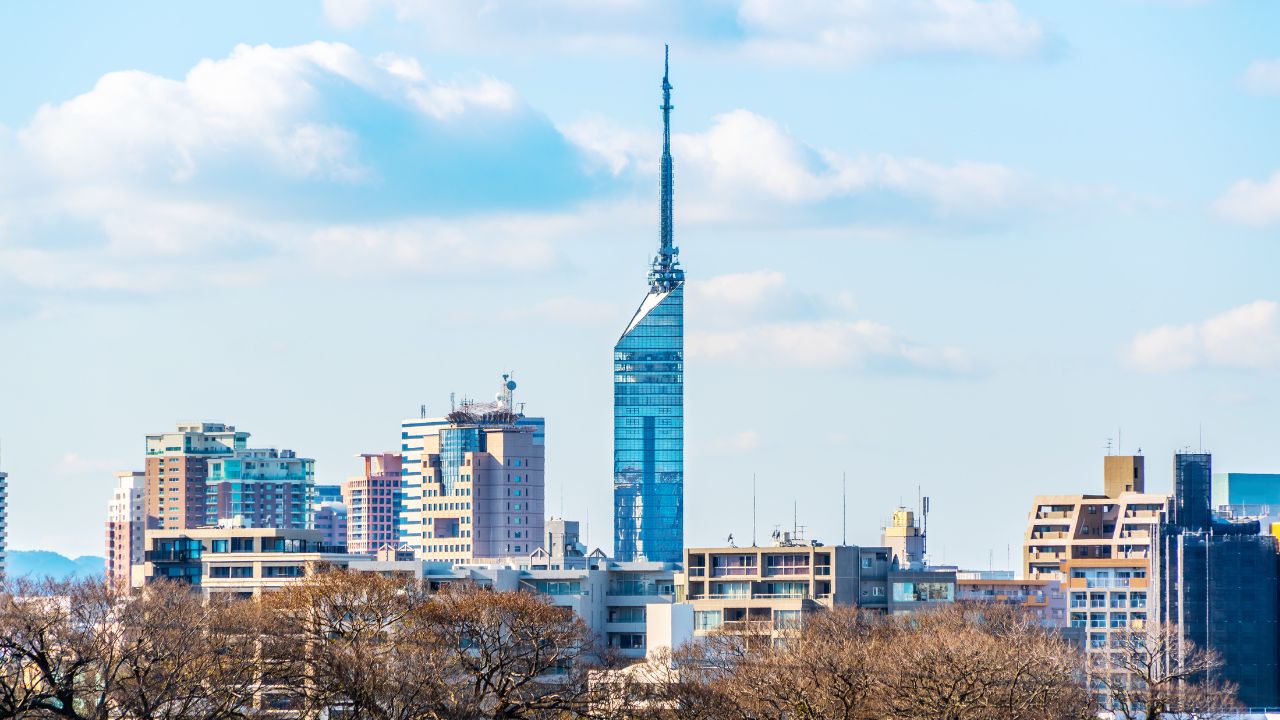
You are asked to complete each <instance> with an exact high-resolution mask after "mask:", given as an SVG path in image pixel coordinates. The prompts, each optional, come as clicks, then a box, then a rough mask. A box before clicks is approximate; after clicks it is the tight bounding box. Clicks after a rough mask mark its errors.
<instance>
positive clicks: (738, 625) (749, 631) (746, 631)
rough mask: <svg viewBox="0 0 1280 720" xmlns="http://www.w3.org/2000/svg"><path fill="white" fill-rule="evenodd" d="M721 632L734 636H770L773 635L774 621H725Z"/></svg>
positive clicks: (721, 626)
mask: <svg viewBox="0 0 1280 720" xmlns="http://www.w3.org/2000/svg"><path fill="white" fill-rule="evenodd" d="M720 629H721V631H723V632H725V633H730V634H733V635H769V634H772V633H773V621H772V620H725V621H724V622H723V623H722V624H721V625H720Z"/></svg>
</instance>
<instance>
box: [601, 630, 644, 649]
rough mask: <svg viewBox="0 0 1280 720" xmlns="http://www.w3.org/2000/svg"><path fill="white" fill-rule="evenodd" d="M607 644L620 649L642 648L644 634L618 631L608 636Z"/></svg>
mask: <svg viewBox="0 0 1280 720" xmlns="http://www.w3.org/2000/svg"><path fill="white" fill-rule="evenodd" d="M609 641H610V642H609V644H610V645H612V646H613V647H616V648H618V649H620V650H643V649H644V635H642V634H640V633H618V634H615V635H612V636H611V637H610V638H609Z"/></svg>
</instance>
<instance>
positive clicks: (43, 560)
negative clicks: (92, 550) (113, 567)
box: [5, 550, 107, 580]
mask: <svg viewBox="0 0 1280 720" xmlns="http://www.w3.org/2000/svg"><path fill="white" fill-rule="evenodd" d="M7 556H8V558H7V562H6V563H5V565H6V568H5V573H6V574H7V575H8V576H9V577H11V578H16V577H22V576H24V575H28V576H30V577H32V578H33V579H41V578H47V577H49V578H55V579H58V580H65V579H69V578H73V577H74V578H87V577H102V576H103V574H105V572H106V566H107V561H106V558H100V557H97V556H96V555H82V556H81V557H78V558H76V559H74V560H72V559H71V558H69V557H67V556H66V555H60V554H58V553H56V552H53V551H51V550H10V551H8V553H7Z"/></svg>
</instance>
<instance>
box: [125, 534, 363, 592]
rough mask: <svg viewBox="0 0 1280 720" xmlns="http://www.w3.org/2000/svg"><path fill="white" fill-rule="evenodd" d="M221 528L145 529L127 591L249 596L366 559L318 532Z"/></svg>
mask: <svg viewBox="0 0 1280 720" xmlns="http://www.w3.org/2000/svg"><path fill="white" fill-rule="evenodd" d="M225 525H226V526H224V527H209V528H194V529H183V530H148V531H147V532H146V535H145V540H144V542H145V552H144V554H143V562H142V564H140V565H135V566H134V569H133V576H132V585H133V587H135V588H136V587H142V586H144V585H147V584H149V583H153V582H157V581H160V580H166V581H170V582H184V583H188V584H191V585H192V586H195V587H196V588H198V589H199V590H200V592H202V593H203V594H204V595H206V596H212V595H216V594H230V595H235V596H240V597H249V596H252V595H256V594H260V593H262V592H266V591H270V590H275V589H278V588H280V587H283V586H284V585H285V584H286V583H289V582H293V581H296V580H298V579H299V578H303V577H306V576H307V575H310V574H312V573H315V572H319V571H322V570H324V569H327V568H345V567H347V566H348V565H350V564H351V563H352V562H353V561H360V560H367V559H368V558H367V557H366V556H363V555H351V554H348V553H347V552H346V548H345V547H334V546H331V545H327V544H325V542H324V537H323V535H322V533H320V532H319V531H318V530H301V529H293V528H246V527H235V526H234V524H233V523H226V524H225Z"/></svg>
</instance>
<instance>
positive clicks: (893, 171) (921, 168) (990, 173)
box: [565, 110, 1025, 222]
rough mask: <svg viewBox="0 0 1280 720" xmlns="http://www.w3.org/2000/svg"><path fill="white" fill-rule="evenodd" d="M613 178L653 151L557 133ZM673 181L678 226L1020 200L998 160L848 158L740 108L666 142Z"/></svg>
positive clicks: (956, 210) (942, 211)
mask: <svg viewBox="0 0 1280 720" xmlns="http://www.w3.org/2000/svg"><path fill="white" fill-rule="evenodd" d="M565 132H566V134H567V135H569V136H570V137H571V138H573V140H574V142H575V143H577V144H578V145H579V146H581V147H583V148H584V149H585V150H587V151H589V152H593V153H595V154H596V156H597V157H598V158H599V159H600V162H601V163H602V164H604V165H606V166H607V167H609V168H610V169H611V171H612V172H614V173H615V174H618V173H622V172H625V171H628V170H630V171H637V172H644V173H647V174H649V173H654V172H656V168H657V145H656V143H654V142H652V141H649V142H645V141H643V140H641V139H639V138H638V137H637V136H636V135H635V134H631V133H627V132H625V131H622V130H619V129H617V128H613V127H609V126H608V125H607V124H605V123H602V122H599V121H593V122H590V123H583V124H578V125H574V126H571V128H569V129H566V130H565ZM672 146H673V148H672V152H673V154H674V155H675V156H676V158H677V161H676V165H677V168H676V169H677V173H678V175H679V177H680V205H679V212H680V217H681V219H682V220H690V221H693V222H719V221H725V220H741V219H752V220H759V219H773V220H777V219H778V217H777V214H776V213H777V211H778V210H779V209H785V208H802V209H804V210H805V212H806V217H810V218H812V217H813V215H812V211H813V209H814V207H815V206H817V205H820V204H823V203H831V202H833V201H849V200H854V199H867V198H868V197H870V196H874V195H890V196H894V197H898V198H902V199H905V200H908V201H912V202H918V203H923V204H925V205H926V206H928V207H930V208H932V209H933V211H934V212H935V214H938V215H945V216H961V217H981V216H984V215H990V214H992V213H997V212H1002V211H1005V210H1007V209H1008V208H1009V207H1010V206H1012V205H1014V204H1016V203H1018V202H1019V201H1020V200H1022V199H1023V193H1024V190H1023V187H1024V185H1025V181H1024V179H1023V178H1021V177H1020V176H1019V175H1018V173H1016V172H1015V171H1013V170H1012V169H1010V168H1008V167H1006V166H1003V165H999V164H996V163H982V162H960V163H954V164H943V163H937V162H933V161H929V160H924V159H921V158H911V157H906V158H900V157H894V156H890V155H884V154H879V155H856V156H849V155H845V154H843V153H840V152H836V151H832V150H818V149H815V148H813V147H810V146H809V145H806V144H805V143H803V142H802V141H800V140H798V139H797V138H795V137H794V136H792V135H791V134H790V133H788V132H787V131H786V130H785V129H783V128H782V127H781V126H779V125H778V124H777V123H776V122H774V121H773V120H771V119H769V118H767V117H764V116H762V115H758V114H756V113H753V112H751V111H748V110H733V111H731V112H728V113H724V114H722V115H718V116H716V117H715V118H714V120H713V122H712V125H711V127H710V128H709V129H708V130H707V131H706V132H703V133H692V134H676V135H675V136H674V137H673V138H672Z"/></svg>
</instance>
